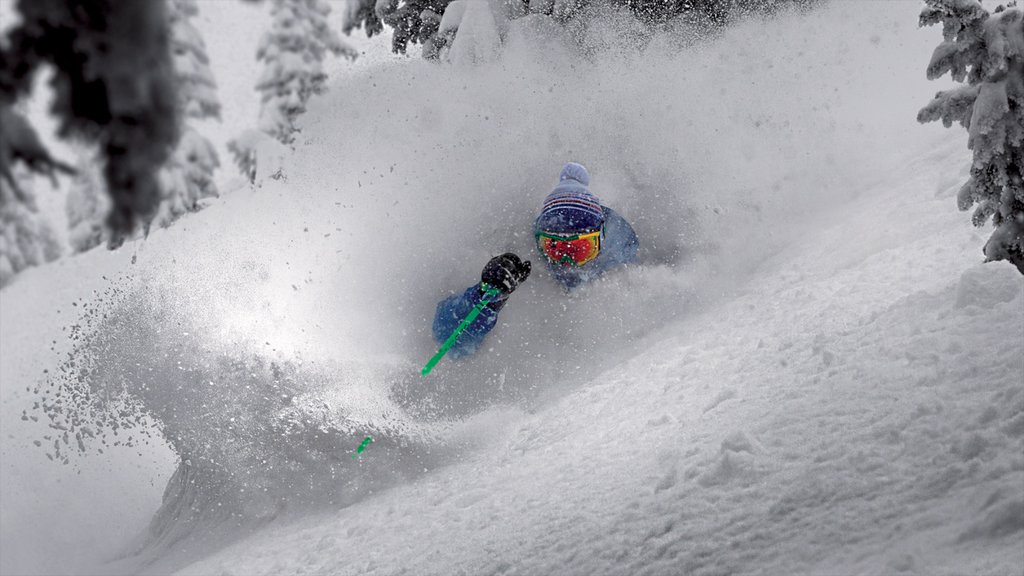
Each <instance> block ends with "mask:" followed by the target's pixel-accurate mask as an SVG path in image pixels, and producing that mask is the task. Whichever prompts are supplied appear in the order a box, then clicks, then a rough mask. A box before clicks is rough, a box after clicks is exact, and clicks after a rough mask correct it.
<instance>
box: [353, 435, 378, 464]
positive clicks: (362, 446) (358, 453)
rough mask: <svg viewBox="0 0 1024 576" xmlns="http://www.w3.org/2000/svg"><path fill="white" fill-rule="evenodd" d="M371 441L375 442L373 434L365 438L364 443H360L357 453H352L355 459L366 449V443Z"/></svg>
mask: <svg viewBox="0 0 1024 576" xmlns="http://www.w3.org/2000/svg"><path fill="white" fill-rule="evenodd" d="M370 442H373V438H372V437H371V436H367V437H366V438H364V439H363V443H362V444H360V445H359V448H356V453H355V454H353V455H352V459H353V460H355V459H356V457H357V456H359V455H360V454H362V453H363V450H366V445H367V444H369V443H370Z"/></svg>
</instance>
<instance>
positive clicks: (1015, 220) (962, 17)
mask: <svg viewBox="0 0 1024 576" xmlns="http://www.w3.org/2000/svg"><path fill="white" fill-rule="evenodd" d="M926 4H927V6H926V7H925V8H924V10H923V11H922V12H921V20H920V22H921V25H922V26H930V25H932V24H939V23H941V24H942V36H943V42H942V43H941V44H939V46H938V47H937V48H936V49H935V52H934V53H933V54H932V59H931V62H930V63H929V64H928V71H927V73H928V78H929V79H935V78H939V77H941V76H942V75H944V74H946V73H947V72H948V73H949V74H950V76H952V77H953V79H954V80H956V81H957V82H965V83H966V85H964V86H960V87H958V88H954V89H952V90H945V91H942V92H939V93H938V94H937V95H936V96H935V98H934V99H932V101H931V102H930V103H929V104H928V105H927V106H925V107H924V108H923V109H922V110H921V111H920V112H919V113H918V116H917V119H918V121H920V122H931V121H935V120H942V123H943V124H944V125H945V126H947V127H949V126H951V125H952V124H953V122H959V123H960V124H961V125H962V126H964V127H965V128H967V131H968V137H967V147H968V148H970V149H971V150H973V161H972V164H971V175H970V178H968V180H967V182H966V183H965V184H964V185H963V187H961V188H960V192H959V193H958V195H957V203H958V205H959V207H960V209H961V210H967V209H969V208H971V207H972V206H976V208H975V210H974V215H973V217H972V221H973V222H974V225H975V226H982V225H984V224H985V223H986V222H987V221H988V220H989V218H991V219H992V222H993V224H994V225H995V227H996V230H995V232H993V234H992V236H991V237H990V238H989V240H988V242H987V243H986V244H985V248H984V252H985V256H986V258H987V259H988V260H1008V261H1009V262H1011V263H1012V264H1014V265H1015V266H1016V267H1017V269H1018V270H1020V272H1021V273H1022V274H1024V11H1022V10H1021V9H1019V8H1017V7H1015V6H1011V7H1009V8H1006V7H1003V6H1000V7H998V8H996V10H995V11H994V12H993V13H989V12H988V11H987V10H986V9H985V8H983V7H982V6H981V4H980V3H979V2H978V1H977V0H926Z"/></svg>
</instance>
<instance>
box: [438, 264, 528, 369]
mask: <svg viewBox="0 0 1024 576" xmlns="http://www.w3.org/2000/svg"><path fill="white" fill-rule="evenodd" d="M529 275H530V262H529V261H525V262H524V261H522V260H520V259H519V257H518V256H516V255H515V254H512V253H511V252H509V253H506V254H502V255H501V256H495V257H494V258H491V260H490V261H489V262H487V265H486V266H484V269H483V272H482V273H481V274H480V280H481V281H480V283H479V284H474V285H473V286H470V287H469V288H467V289H466V290H465V291H464V292H462V294H453V295H451V296H449V297H447V298H445V299H444V300H442V301H441V302H439V303H438V305H437V312H436V313H435V314H434V330H433V332H434V339H435V340H437V341H438V342H439V343H444V341H445V340H447V339H448V337H449V336H451V335H452V333H453V332H454V331H455V329H456V328H458V326H459V324H460V323H462V319H463V318H465V317H466V315H467V314H469V312H470V310H472V309H473V307H474V306H476V305H477V304H478V303H480V301H481V300H482V299H483V296H484V290H483V288H482V286H483V284H487V285H488V286H491V287H494V288H497V289H498V290H499V292H500V293H499V294H498V297H497V299H495V300H494V301H492V302H490V303H489V304H487V306H484V308H483V310H481V312H480V315H479V316H477V317H476V319H475V320H473V322H472V323H471V324H470V325H469V326H467V327H466V329H465V330H464V331H463V332H462V334H461V335H459V338H458V340H456V341H455V344H454V345H453V346H452V347H451V349H450V350H449V353H450V354H451V355H452V357H453V358H458V357H460V356H466V355H469V354H472V353H473V352H476V349H477V348H478V347H479V346H480V343H481V342H482V341H483V339H484V336H486V335H487V333H488V332H490V331H491V329H492V328H494V325H495V324H496V323H497V322H498V312H499V311H500V310H501V309H502V308H503V307H504V306H505V302H506V300H507V299H508V297H509V295H510V294H512V292H513V291H514V290H515V289H516V287H517V286H519V284H520V283H521V282H522V281H523V280H526V277H527V276H529Z"/></svg>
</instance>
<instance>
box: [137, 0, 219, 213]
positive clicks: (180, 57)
mask: <svg viewBox="0 0 1024 576" xmlns="http://www.w3.org/2000/svg"><path fill="white" fill-rule="evenodd" d="M168 7H169V16H170V24H171V54H172V58H173V62H174V75H175V79H176V81H177V91H178V108H179V110H180V111H181V121H182V126H181V128H180V131H181V139H180V140H179V141H178V146H177V148H175V150H174V154H173V155H172V156H171V158H170V159H169V160H168V162H167V164H166V165H165V166H164V168H163V170H161V172H160V191H161V199H160V207H159V209H158V210H157V213H156V216H155V217H154V219H153V222H152V223H153V224H156V225H158V226H167V225H169V224H170V223H171V222H173V221H175V220H177V219H178V218H179V217H181V215H183V214H185V213H186V212H194V211H196V210H198V209H199V208H200V207H201V201H202V200H203V199H205V198H212V197H216V196H217V187H216V185H215V184H214V181H213V173H214V171H215V170H216V169H217V168H218V167H219V166H220V160H219V158H218V157H217V150H216V148H215V147H214V146H213V144H212V143H211V142H210V141H209V140H208V139H207V138H206V137H204V136H203V135H202V134H200V133H199V132H198V131H197V130H196V129H195V128H194V127H193V126H191V125H190V121H193V120H204V119H210V118H213V119H218V120H219V119H220V102H218V100H217V83H216V82H215V81H214V78H213V73H212V72H211V71H210V59H209V57H208V56H207V55H206V44H205V43H204V42H203V38H202V36H200V34H199V31H198V30H196V28H195V27H194V26H193V25H192V22H191V20H192V18H193V17H194V16H196V15H197V14H198V13H199V9H198V7H197V6H196V1H195V0H170V3H169V4H168Z"/></svg>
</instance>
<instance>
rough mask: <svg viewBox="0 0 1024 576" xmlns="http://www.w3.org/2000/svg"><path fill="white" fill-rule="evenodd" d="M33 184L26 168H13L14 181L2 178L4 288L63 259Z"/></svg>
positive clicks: (0, 267)
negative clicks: (17, 277)
mask: <svg viewBox="0 0 1024 576" xmlns="http://www.w3.org/2000/svg"><path fill="white" fill-rule="evenodd" d="M32 180H33V174H32V172H31V171H30V170H29V168H28V167H27V165H25V164H17V165H15V166H13V168H12V169H11V170H10V180H8V178H0V286H5V285H7V284H8V283H10V282H11V280H13V279H14V276H15V275H17V274H18V272H21V271H22V270H24V269H25V268H28V267H30V266H38V265H39V264H43V263H44V262H49V261H50V260H54V259H56V258H57V257H59V256H60V246H59V244H58V243H57V241H56V239H55V237H54V234H53V230H52V229H51V228H50V226H49V224H48V223H47V222H46V221H45V220H44V219H43V217H42V215H41V214H40V213H39V210H38V209H37V207H36V199H35V190H34V188H33V185H32ZM12 182H13V184H12Z"/></svg>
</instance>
